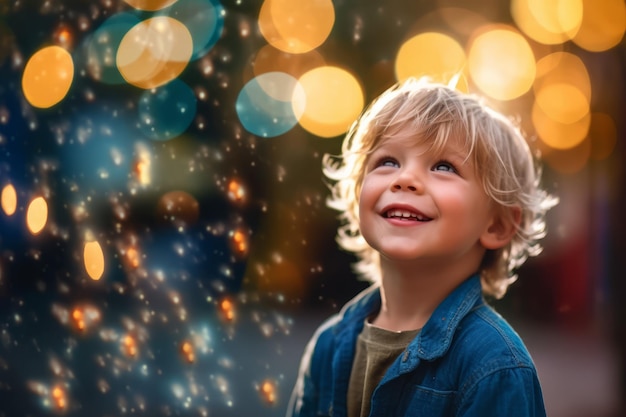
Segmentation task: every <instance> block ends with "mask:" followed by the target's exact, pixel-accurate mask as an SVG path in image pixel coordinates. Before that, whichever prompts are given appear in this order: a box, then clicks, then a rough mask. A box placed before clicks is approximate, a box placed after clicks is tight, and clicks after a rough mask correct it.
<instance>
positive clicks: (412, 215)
mask: <svg viewBox="0 0 626 417" xmlns="http://www.w3.org/2000/svg"><path fill="white" fill-rule="evenodd" d="M383 216H384V217H385V218H387V219H400V220H406V221H414V222H427V221H430V220H432V219H431V218H430V217H426V216H424V215H423V214H421V213H416V212H413V211H409V210H399V209H391V210H387V211H386V212H384V213H383Z"/></svg>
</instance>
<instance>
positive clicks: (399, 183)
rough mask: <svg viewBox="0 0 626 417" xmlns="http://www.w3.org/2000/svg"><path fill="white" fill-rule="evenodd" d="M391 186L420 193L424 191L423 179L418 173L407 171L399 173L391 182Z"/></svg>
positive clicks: (394, 188)
mask: <svg viewBox="0 0 626 417" xmlns="http://www.w3.org/2000/svg"><path fill="white" fill-rule="evenodd" d="M391 188H392V189H393V190H395V191H409V192H414V193H420V194H421V193H423V192H424V184H423V183H422V181H421V180H420V179H419V178H417V176H416V175H413V174H411V173H407V172H403V173H401V174H399V175H398V176H397V177H396V178H395V180H394V181H393V183H392V184H391Z"/></svg>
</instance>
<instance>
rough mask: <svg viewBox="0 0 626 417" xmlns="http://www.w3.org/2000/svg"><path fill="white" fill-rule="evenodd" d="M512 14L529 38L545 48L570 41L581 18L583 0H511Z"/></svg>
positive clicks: (576, 30)
mask: <svg viewBox="0 0 626 417" xmlns="http://www.w3.org/2000/svg"><path fill="white" fill-rule="evenodd" d="M511 15H512V16H513V19H514V20H515V23H516V24H517V26H518V27H519V28H520V30H521V31H522V32H524V33H525V34H526V35H527V36H528V37H530V38H531V39H534V40H535V41H537V42H540V43H543V44H547V45H557V44H561V43H564V42H566V41H568V40H570V39H572V38H573V37H574V36H575V35H576V33H577V32H578V30H579V28H580V26H581V23H582V18H583V2H582V0H568V1H559V0H550V1H542V0H512V1H511Z"/></svg>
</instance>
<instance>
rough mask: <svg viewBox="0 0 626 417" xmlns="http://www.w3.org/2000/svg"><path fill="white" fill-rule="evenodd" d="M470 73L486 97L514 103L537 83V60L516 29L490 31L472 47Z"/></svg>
mask: <svg viewBox="0 0 626 417" xmlns="http://www.w3.org/2000/svg"><path fill="white" fill-rule="evenodd" d="M468 61H469V72H470V75H471V78H472V80H473V81H474V82H475V83H476V85H477V86H478V88H480V90H481V91H482V92H483V93H485V94H486V95H488V96H490V97H493V98H495V99H498V100H512V99H515V98H517V97H519V96H521V95H523V94H525V93H526V92H527V91H528V90H529V89H530V88H531V86H532V84H533V81H534V80H535V73H536V66H535V65H536V64H535V57H534V54H533V51H532V49H531V48H530V46H529V45H528V42H527V41H526V39H524V37H523V36H522V35H520V34H519V33H518V32H517V31H516V30H515V29H513V28H509V27H502V26H496V27H487V28H484V29H483V30H482V31H481V32H480V33H478V34H477V35H476V36H475V38H474V39H473V40H472V42H471V44H470V49H469V54H468Z"/></svg>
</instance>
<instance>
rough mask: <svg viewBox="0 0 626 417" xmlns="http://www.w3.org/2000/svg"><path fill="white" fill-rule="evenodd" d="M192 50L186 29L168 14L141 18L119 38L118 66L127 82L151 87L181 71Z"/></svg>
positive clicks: (160, 83) (142, 86) (168, 80)
mask: <svg viewBox="0 0 626 417" xmlns="http://www.w3.org/2000/svg"><path fill="white" fill-rule="evenodd" d="M192 53H193V39H192V37H191V34H190V33H189V30H188V29H187V28H186V27H185V26H184V25H183V24H182V23H181V22H179V21H178V20H176V19H172V18H170V17H167V16H158V17H153V18H150V19H147V20H144V21H141V22H140V23H138V24H137V25H135V26H134V27H133V28H132V29H131V30H129V31H128V32H127V33H126V35H125V36H124V37H123V38H122V41H121V42H120V46H119V48H118V50H117V56H116V62H117V67H118V69H119V71H120V73H121V74H122V76H123V77H124V79H125V80H126V82H128V83H129V84H132V85H135V86H137V87H140V88H145V89H149V88H154V87H159V86H161V85H164V84H167V83H168V82H170V81H171V80H173V79H174V78H176V77H178V76H179V75H180V73H182V72H183V70H184V69H185V67H186V66H187V64H188V63H189V60H190V59H191V55H192Z"/></svg>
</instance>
